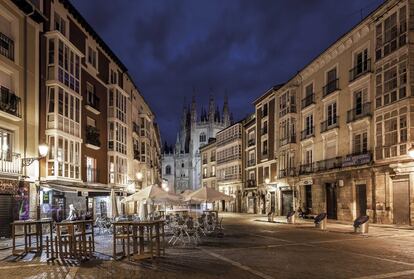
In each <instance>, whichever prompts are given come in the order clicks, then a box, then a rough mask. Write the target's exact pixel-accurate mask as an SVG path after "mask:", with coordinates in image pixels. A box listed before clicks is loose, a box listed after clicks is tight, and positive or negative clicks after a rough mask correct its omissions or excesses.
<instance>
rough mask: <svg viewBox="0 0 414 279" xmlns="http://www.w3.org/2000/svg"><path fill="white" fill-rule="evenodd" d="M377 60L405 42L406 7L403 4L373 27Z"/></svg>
mask: <svg viewBox="0 0 414 279" xmlns="http://www.w3.org/2000/svg"><path fill="white" fill-rule="evenodd" d="M375 36H376V41H375V43H376V45H375V58H376V59H377V60H379V59H381V58H382V57H385V56H387V55H388V54H390V53H392V52H394V51H395V50H397V49H398V48H399V47H402V46H404V45H405V44H406V43H407V8H406V6H403V7H401V8H399V10H397V11H395V12H394V13H393V14H391V15H390V16H389V17H387V18H385V20H384V21H382V22H380V23H378V24H377V26H376V28H375Z"/></svg>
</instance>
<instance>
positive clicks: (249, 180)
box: [246, 179, 257, 188]
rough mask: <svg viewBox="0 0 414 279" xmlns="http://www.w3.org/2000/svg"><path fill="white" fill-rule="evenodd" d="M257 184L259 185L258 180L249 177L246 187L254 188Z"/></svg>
mask: <svg viewBox="0 0 414 279" xmlns="http://www.w3.org/2000/svg"><path fill="white" fill-rule="evenodd" d="M256 186H257V185H256V180H254V179H248V180H247V181H246V188H254V187H256Z"/></svg>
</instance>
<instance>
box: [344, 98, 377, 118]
mask: <svg viewBox="0 0 414 279" xmlns="http://www.w3.org/2000/svg"><path fill="white" fill-rule="evenodd" d="M368 116H371V103H370V102H367V103H364V104H362V105H359V106H357V107H356V108H354V109H351V110H348V113H347V119H346V122H347V123H350V122H354V121H356V120H358V119H362V118H364V117H368Z"/></svg>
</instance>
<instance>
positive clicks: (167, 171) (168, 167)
mask: <svg viewBox="0 0 414 279" xmlns="http://www.w3.org/2000/svg"><path fill="white" fill-rule="evenodd" d="M165 174H167V175H170V174H171V166H170V165H168V166H166V167H165Z"/></svg>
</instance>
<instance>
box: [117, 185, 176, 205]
mask: <svg viewBox="0 0 414 279" xmlns="http://www.w3.org/2000/svg"><path fill="white" fill-rule="evenodd" d="M132 201H139V202H142V201H150V202H152V203H165V202H179V201H180V197H179V196H177V195H174V194H170V193H168V192H166V191H164V190H163V189H161V188H160V187H158V186H157V185H151V186H148V187H145V188H144V189H142V190H140V191H139V192H136V193H135V194H132V195H130V196H128V197H126V198H124V199H123V200H122V202H123V203H126V202H132Z"/></svg>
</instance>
